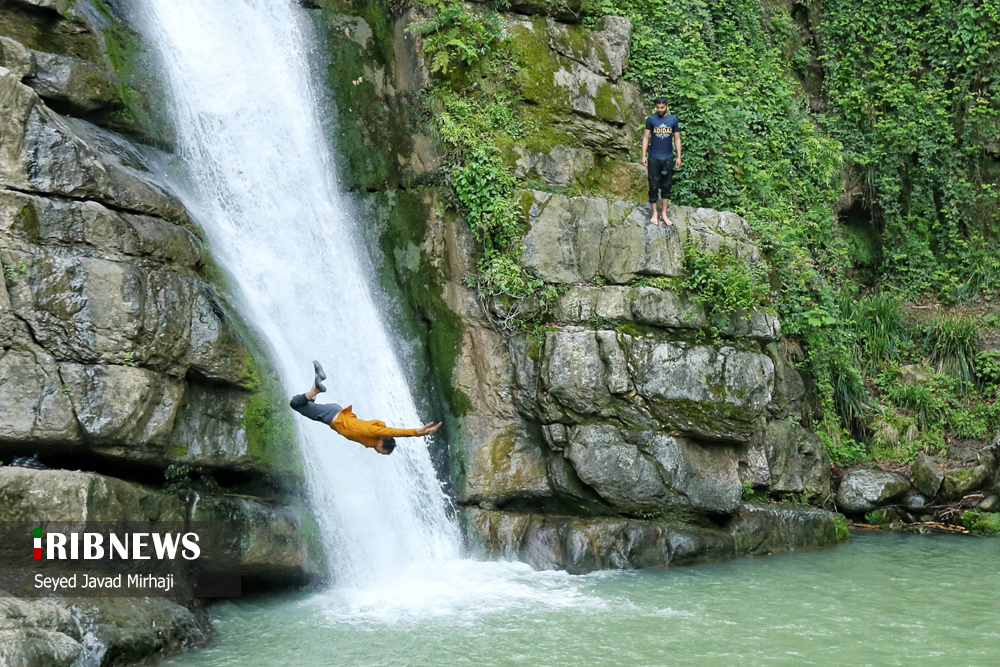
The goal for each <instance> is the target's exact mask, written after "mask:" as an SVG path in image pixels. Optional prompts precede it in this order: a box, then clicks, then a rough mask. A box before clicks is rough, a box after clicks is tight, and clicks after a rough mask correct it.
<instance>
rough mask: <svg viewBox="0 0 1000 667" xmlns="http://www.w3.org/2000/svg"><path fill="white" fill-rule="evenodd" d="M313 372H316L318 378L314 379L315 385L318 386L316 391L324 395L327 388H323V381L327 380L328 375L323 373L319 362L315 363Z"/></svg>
mask: <svg viewBox="0 0 1000 667" xmlns="http://www.w3.org/2000/svg"><path fill="white" fill-rule="evenodd" d="M313 370H314V371H316V377H315V378H314V379H313V383H314V384H315V385H316V391H318V392H320V393H321V394H322V393H323V392H324V391H326V387H324V386H323V380H325V379H326V373H324V372H323V367H322V366H321V365H320V363H319V362H318V361H314V362H313Z"/></svg>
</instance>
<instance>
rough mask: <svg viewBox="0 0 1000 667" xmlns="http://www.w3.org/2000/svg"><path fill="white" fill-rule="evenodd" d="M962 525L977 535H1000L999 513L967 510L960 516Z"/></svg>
mask: <svg viewBox="0 0 1000 667" xmlns="http://www.w3.org/2000/svg"><path fill="white" fill-rule="evenodd" d="M960 520H961V522H962V525H963V526H965V527H966V528H968V529H969V531H971V532H973V533H976V534H977V535H1000V512H981V511H979V510H975V509H972V510H967V511H965V512H963V513H962V516H961V519H960Z"/></svg>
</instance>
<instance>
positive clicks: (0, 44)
mask: <svg viewBox="0 0 1000 667" xmlns="http://www.w3.org/2000/svg"><path fill="white" fill-rule="evenodd" d="M0 67H6V68H7V69H9V70H10V71H11V73H12V74H14V76H16V77H17V78H18V79H24V78H25V77H29V76H31V75H32V74H33V73H34V71H35V56H34V52H32V50H31V49H29V48H27V47H26V46H24V45H23V44H21V43H20V42H18V41H15V40H13V39H11V38H9V37H4V36H2V35H0Z"/></svg>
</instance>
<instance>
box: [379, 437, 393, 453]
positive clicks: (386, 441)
mask: <svg viewBox="0 0 1000 667" xmlns="http://www.w3.org/2000/svg"><path fill="white" fill-rule="evenodd" d="M382 449H384V450H385V453H386V454H392V450H394V449H396V439H395V438H393V437H386V438H382Z"/></svg>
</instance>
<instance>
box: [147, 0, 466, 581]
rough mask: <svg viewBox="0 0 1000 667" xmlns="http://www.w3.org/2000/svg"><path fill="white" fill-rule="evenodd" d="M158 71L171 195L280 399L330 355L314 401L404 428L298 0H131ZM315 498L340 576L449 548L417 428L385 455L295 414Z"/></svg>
mask: <svg viewBox="0 0 1000 667" xmlns="http://www.w3.org/2000/svg"><path fill="white" fill-rule="evenodd" d="M130 20H131V22H133V23H134V24H135V27H136V29H137V30H139V32H140V33H141V34H142V35H143V37H144V39H145V40H146V42H147V44H148V45H149V47H150V49H151V50H152V52H153V55H154V57H155V59H156V60H157V61H158V63H159V67H160V68H162V76H163V78H164V80H165V81H164V85H165V87H166V89H167V93H168V95H167V97H168V100H169V113H170V115H171V118H172V121H173V124H174V126H175V131H176V137H177V154H178V156H179V160H178V163H179V165H178V166H177V167H176V168H175V169H174V171H175V172H177V173H173V174H172V175H171V182H172V183H174V185H175V187H176V188H177V190H178V194H179V195H180V197H181V199H182V200H183V201H184V203H185V205H186V206H187V207H188V210H189V211H190V212H191V214H192V215H193V216H194V218H195V219H196V220H197V221H198V223H199V224H200V225H201V226H202V228H203V229H204V231H205V234H206V236H207V240H208V246H209V248H210V251H211V253H212V255H213V257H214V258H215V260H216V261H218V262H219V263H220V264H221V265H222V267H223V268H224V269H225V271H226V273H227V274H228V276H229V277H230V278H231V280H232V282H233V283H234V285H233V287H234V291H235V292H236V294H235V295H234V296H235V298H236V301H237V303H238V304H239V307H240V309H241V311H242V314H243V315H244V316H245V317H246V319H247V320H248V321H250V322H251V323H252V324H253V326H254V327H255V328H256V330H257V331H258V332H260V334H261V335H262V336H263V337H264V339H265V340H266V341H267V344H268V346H269V348H270V350H271V351H272V353H273V358H274V361H275V364H276V367H277V369H278V372H279V374H280V376H281V381H282V385H283V386H284V387H285V388H286V389H287V391H288V393H289V395H292V394H297V393H302V392H304V391H305V390H306V389H308V388H309V386H310V383H311V381H312V364H311V361H312V360H313V359H319V360H321V361H322V362H324V364H325V368H326V371H327V375H328V376H329V377H328V379H327V381H326V387H327V393H325V394H321V396H320V398H319V399H318V400H319V401H320V402H324V401H326V402H335V403H340V404H341V405H344V406H346V405H349V404H353V406H354V411H355V412H356V413H357V414H358V416H359V417H361V418H362V419H373V418H379V419H383V420H385V421H386V423H387V424H389V425H390V426H396V427H413V426H416V425H418V424H420V423H422V422H426V421H430V420H431V418H432V417H433V416H432V415H419V414H418V413H417V410H416V408H415V405H414V401H413V397H412V396H411V394H410V391H409V388H408V387H407V384H406V380H405V373H404V372H403V370H402V368H401V367H400V362H399V360H398V359H397V357H396V355H395V352H394V347H395V346H394V344H393V342H392V340H391V338H390V334H389V332H388V330H387V327H386V325H385V323H384V322H383V321H382V320H381V318H380V314H379V310H378V305H377V300H376V299H375V298H374V295H373V293H372V289H373V288H372V274H373V271H372V267H371V266H370V265H369V261H368V258H367V254H366V252H365V250H364V247H363V244H362V240H361V230H360V229H359V222H358V221H357V220H354V219H352V217H351V215H350V208H349V206H348V203H347V201H345V198H344V196H342V194H341V193H340V192H339V190H338V185H337V178H336V174H335V167H334V160H333V156H332V154H331V151H330V148H329V146H330V138H329V137H327V136H326V135H325V133H324V131H323V128H322V122H321V118H320V114H319V109H320V108H321V105H320V95H319V94H318V92H317V89H316V83H315V81H314V79H313V76H314V74H313V72H311V71H310V67H309V63H310V49H314V48H315V46H314V45H315V43H316V40H315V38H314V36H313V35H312V34H311V28H310V26H309V23H308V18H307V17H306V16H305V13H304V11H303V10H302V9H301V8H300V7H299V6H297V3H295V2H294V0H135V2H134V16H131V17H130ZM296 422H297V424H298V429H299V436H300V448H301V451H302V455H303V458H304V460H305V466H306V475H307V484H308V489H309V494H310V499H311V503H312V506H313V509H314V512H315V514H316V517H317V520H318V522H319V524H320V528H321V531H322V533H323V536H324V540H325V544H326V547H327V551H328V553H329V555H330V566H331V569H332V572H334V573H335V575H336V577H337V580H338V582H340V583H342V584H345V585H348V586H353V587H362V588H363V587H365V586H369V585H373V584H375V583H378V582H379V581H380V580H382V579H384V577H385V575H386V574H388V573H392V572H398V571H400V570H401V569H405V568H406V567H407V566H412V565H419V564H422V563H423V564H427V563H434V562H441V561H444V560H450V559H452V558H457V557H458V552H459V547H458V544H459V540H458V530H457V527H456V526H455V525H454V523H453V522H451V521H450V520H449V519H448V518H447V515H446V512H445V507H446V502H445V497H444V494H443V493H442V491H441V487H440V484H439V483H438V480H437V479H436V478H435V473H434V469H433V466H432V464H431V461H430V457H429V455H428V451H427V443H426V442H424V439H422V438H419V439H418V438H408V439H404V440H400V441H399V447H397V449H396V451H395V453H393V454H392V455H391V456H381V455H379V454H378V453H376V452H375V451H374V450H371V449H365V448H363V447H361V446H360V445H358V444H355V443H352V442H348V441H346V440H344V439H343V438H341V437H340V436H339V435H337V434H336V433H335V432H334V431H333V430H332V429H330V428H329V427H326V426H324V425H322V424H318V423H315V422H309V421H306V420H304V419H303V418H299V417H298V416H296Z"/></svg>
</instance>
